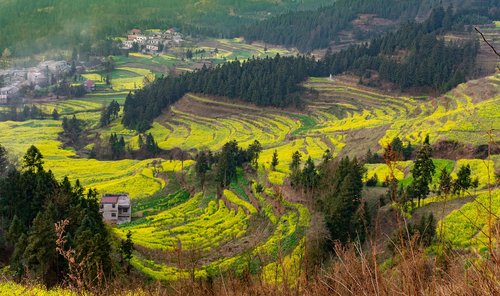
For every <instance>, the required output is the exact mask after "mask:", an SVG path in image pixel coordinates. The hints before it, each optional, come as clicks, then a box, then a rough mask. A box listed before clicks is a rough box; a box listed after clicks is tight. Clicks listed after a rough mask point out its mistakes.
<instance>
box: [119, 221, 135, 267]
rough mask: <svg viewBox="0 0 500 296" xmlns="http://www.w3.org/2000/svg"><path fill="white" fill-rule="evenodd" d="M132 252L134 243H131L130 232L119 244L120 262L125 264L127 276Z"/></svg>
mask: <svg viewBox="0 0 500 296" xmlns="http://www.w3.org/2000/svg"><path fill="white" fill-rule="evenodd" d="M133 250H134V243H133V242H132V232H130V230H129V231H128V232H127V239H125V240H121V242H120V253H121V255H122V260H123V261H125V262H127V274H130V260H132V252H133Z"/></svg>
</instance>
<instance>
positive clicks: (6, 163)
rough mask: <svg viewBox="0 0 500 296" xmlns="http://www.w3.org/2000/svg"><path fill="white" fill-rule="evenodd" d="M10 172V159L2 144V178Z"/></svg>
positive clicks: (0, 170)
mask: <svg viewBox="0 0 500 296" xmlns="http://www.w3.org/2000/svg"><path fill="white" fill-rule="evenodd" d="M8 170H9V159H8V155H7V150H6V149H5V147H3V146H2V145H1V144H0V178H2V177H3V176H5V175H6V174H7V172H8Z"/></svg>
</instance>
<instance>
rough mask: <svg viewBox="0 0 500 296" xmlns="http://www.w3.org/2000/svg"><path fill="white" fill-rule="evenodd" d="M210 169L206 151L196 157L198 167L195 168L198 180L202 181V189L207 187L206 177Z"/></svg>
mask: <svg viewBox="0 0 500 296" xmlns="http://www.w3.org/2000/svg"><path fill="white" fill-rule="evenodd" d="M209 169H210V166H209V164H208V159H207V155H206V153H205V152H204V151H202V152H200V153H199V154H198V156H197V157H196V166H195V170H196V175H197V177H198V179H200V184H201V188H204V186H205V177H206V173H207V171H208V170H209Z"/></svg>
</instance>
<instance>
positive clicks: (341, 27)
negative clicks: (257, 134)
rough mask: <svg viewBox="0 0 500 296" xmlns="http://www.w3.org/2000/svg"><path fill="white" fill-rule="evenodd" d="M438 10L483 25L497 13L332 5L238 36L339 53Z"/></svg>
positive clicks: (482, 6) (420, 5)
mask: <svg viewBox="0 0 500 296" xmlns="http://www.w3.org/2000/svg"><path fill="white" fill-rule="evenodd" d="M438 6H442V7H444V8H451V10H453V11H455V12H456V14H457V21H456V23H455V25H460V24H461V25H463V24H480V23H488V22H490V21H491V20H495V19H497V18H498V17H499V14H500V10H499V7H498V3H497V2H496V1H478V0H472V1H456V0H451V1H434V0H429V1H413V0H408V1H394V0H384V1H336V3H335V4H333V5H331V6H326V7H323V8H321V9H318V10H316V11H307V12H303V11H298V12H290V13H286V14H282V15H279V16H275V17H273V18H270V19H268V20H265V21H260V22H255V23H254V24H252V25H250V26H248V27H247V28H246V29H244V30H243V36H244V37H245V38H246V39H247V40H249V41H255V40H260V41H263V42H267V43H270V44H282V45H285V46H288V47H296V48H298V49H300V50H301V51H304V52H305V51H311V50H314V49H318V48H329V47H331V48H333V49H335V50H339V49H343V48H345V46H346V45H350V44H352V43H356V42H357V43H361V42H366V41H368V40H369V39H370V38H372V37H375V36H380V34H381V33H383V32H387V31H391V30H394V28H397V27H398V25H399V24H404V23H406V22H408V21H410V22H411V21H417V22H422V21H424V20H425V19H427V17H428V16H429V14H430V11H431V10H432V9H433V8H435V7H438ZM448 21H450V20H449V19H448Z"/></svg>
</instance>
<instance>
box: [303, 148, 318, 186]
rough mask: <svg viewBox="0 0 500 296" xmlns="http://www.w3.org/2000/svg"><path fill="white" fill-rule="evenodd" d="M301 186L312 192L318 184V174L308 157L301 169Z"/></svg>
mask: <svg viewBox="0 0 500 296" xmlns="http://www.w3.org/2000/svg"><path fill="white" fill-rule="evenodd" d="M301 184H302V186H304V187H305V188H306V189H308V190H312V189H313V188H314V187H316V186H317V184H318V172H317V171H316V167H315V165H314V161H313V160H312V158H311V157H310V156H309V158H308V159H307V161H306V163H305V165H304V168H303V169H302V175H301Z"/></svg>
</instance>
